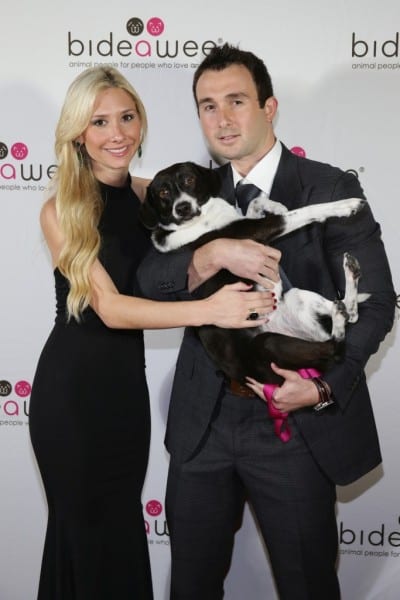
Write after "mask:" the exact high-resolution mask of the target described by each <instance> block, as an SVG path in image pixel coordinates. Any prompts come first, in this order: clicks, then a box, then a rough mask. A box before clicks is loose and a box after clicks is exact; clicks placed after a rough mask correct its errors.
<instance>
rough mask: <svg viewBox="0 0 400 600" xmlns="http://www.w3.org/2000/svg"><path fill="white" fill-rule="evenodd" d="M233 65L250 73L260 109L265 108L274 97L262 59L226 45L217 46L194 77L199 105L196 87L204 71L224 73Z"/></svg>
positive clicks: (198, 68) (269, 78) (201, 64)
mask: <svg viewBox="0 0 400 600" xmlns="http://www.w3.org/2000/svg"><path fill="white" fill-rule="evenodd" d="M232 65H242V66H243V67H246V69H247V70H248V71H249V72H250V75H251V76H252V78H253V81H254V83H255V86H256V88H257V98H258V103H259V105H260V108H263V107H264V105H265V101H266V100H267V98H270V97H271V96H273V95H274V91H273V88H272V81H271V77H270V75H269V73H268V70H267V67H266V66H265V64H264V62H263V61H262V60H261V58H258V56H256V55H255V54H253V53H252V52H247V51H246V50H240V48H238V47H237V46H231V45H230V44H224V45H223V46H215V47H214V48H213V49H212V50H211V52H210V53H209V54H208V55H207V56H206V57H205V58H204V60H203V61H202V62H201V63H200V65H199V66H198V67H197V69H196V71H195V73H194V76H193V87H192V89H193V95H194V99H195V101H196V104H197V97H196V87H197V82H198V80H199V78H200V76H201V75H202V74H203V73H204V71H208V70H210V71H222V70H223V69H226V68H227V67H230V66H232Z"/></svg>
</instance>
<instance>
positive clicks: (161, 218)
mask: <svg viewBox="0 0 400 600" xmlns="http://www.w3.org/2000/svg"><path fill="white" fill-rule="evenodd" d="M220 186H221V181H220V178H219V175H218V173H217V171H214V170H213V169H207V168H205V167H202V166H200V165H197V164H195V163H192V162H184V163H176V164H174V165H172V166H170V167H167V168H166V169H163V170H162V171H159V172H158V173H157V174H156V176H155V177H154V179H153V181H152V182H151V183H150V185H149V186H148V188H147V194H146V199H145V201H144V203H143V204H142V206H141V208H140V213H139V216H140V220H141V221H142V223H143V224H144V226H145V227H147V228H148V229H156V228H157V227H159V226H160V227H163V226H164V227H168V225H171V224H172V223H174V224H176V225H180V224H181V223H184V222H185V221H189V220H190V219H192V218H193V217H195V216H196V215H199V214H200V211H201V207H202V206H203V205H204V204H205V203H206V202H207V201H208V200H209V199H210V198H211V197H215V196H218V193H219V190H220Z"/></svg>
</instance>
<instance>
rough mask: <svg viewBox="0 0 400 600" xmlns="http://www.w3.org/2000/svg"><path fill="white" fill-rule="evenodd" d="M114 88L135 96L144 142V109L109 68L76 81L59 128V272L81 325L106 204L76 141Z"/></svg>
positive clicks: (72, 312)
mask: <svg viewBox="0 0 400 600" xmlns="http://www.w3.org/2000/svg"><path fill="white" fill-rule="evenodd" d="M108 88H119V89H122V90H125V91H126V92H127V93H128V94H129V95H130V96H131V97H132V99H133V101H134V102H135V105H136V109H137V112H138V116H139V119H140V123H141V142H142V141H143V140H144V137H145V134H146V132H147V118H146V111H145V108H144V105H143V103H142V101H141V99H140V97H139V95H138V94H137V92H136V90H135V89H134V88H133V87H132V86H131V85H130V83H129V82H128V81H127V80H126V79H125V77H124V76H123V75H122V74H121V73H120V72H119V71H117V70H116V69H114V68H111V67H106V66H104V67H103V66H100V67H92V68H89V69H86V70H85V71H83V72H82V73H80V75H78V77H77V78H76V79H75V80H74V81H73V82H72V84H71V85H70V87H69V89H68V91H67V95H66V98H65V101H64V105H63V107H62V109H61V114H60V118H59V121H58V124H57V128H56V141H55V152H56V158H57V162H58V169H57V172H56V174H55V176H54V179H53V182H52V188H53V184H54V189H55V190H56V191H55V197H56V211H57V218H58V222H59V225H60V228H61V231H62V233H63V234H64V238H65V243H64V246H63V248H62V250H61V252H60V256H59V259H58V264H57V267H58V268H59V270H60V272H61V273H62V274H63V275H64V276H65V277H66V278H67V279H68V281H69V284H70V290H69V294H68V298H67V312H68V318H70V317H71V316H73V317H75V318H76V319H77V320H79V318H80V315H81V313H82V311H83V310H84V309H85V308H86V307H87V306H88V304H89V302H90V299H91V298H90V280H89V272H90V267H91V266H92V265H93V263H94V261H95V260H96V258H97V256H98V253H99V249H100V235H99V231H98V225H99V221H100V217H101V213H102V200H101V196H100V189H99V186H98V183H97V181H96V179H95V177H94V174H93V170H92V166H91V161H90V159H89V157H88V155H87V154H86V152H85V150H84V149H83V150H82V149H80V148H79V144H77V143H76V140H77V139H78V138H79V136H81V135H82V133H83V132H84V131H85V130H86V128H87V127H88V125H89V123H90V119H91V117H92V115H93V110H94V104H95V102H96V98H97V96H98V94H99V93H100V92H102V91H104V90H106V89H108Z"/></svg>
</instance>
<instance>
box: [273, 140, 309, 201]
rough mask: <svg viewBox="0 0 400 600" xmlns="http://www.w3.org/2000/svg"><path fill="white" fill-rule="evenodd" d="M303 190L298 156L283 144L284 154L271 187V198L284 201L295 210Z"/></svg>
mask: <svg viewBox="0 0 400 600" xmlns="http://www.w3.org/2000/svg"><path fill="white" fill-rule="evenodd" d="M302 192H303V187H302V185H301V181H300V177H299V174H298V171H297V157H296V156H295V155H294V154H293V153H292V152H290V150H288V149H287V148H286V146H284V145H283V144H282V155H281V159H280V161H279V165H278V169H277V171H276V175H275V177H274V181H273V184H272V188H271V200H275V201H276V202H282V204H284V205H285V206H287V208H288V210H293V209H294V208H297V207H298V206H299V199H300V197H301V195H302Z"/></svg>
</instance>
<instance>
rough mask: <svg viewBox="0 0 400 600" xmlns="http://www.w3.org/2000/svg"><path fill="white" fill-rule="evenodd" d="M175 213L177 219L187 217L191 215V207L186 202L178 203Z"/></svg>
mask: <svg viewBox="0 0 400 600" xmlns="http://www.w3.org/2000/svg"><path fill="white" fill-rule="evenodd" d="M175 211H176V214H177V215H178V217H188V216H190V215H191V214H192V205H191V204H190V202H187V201H183V202H179V204H177V205H176V206H175Z"/></svg>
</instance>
